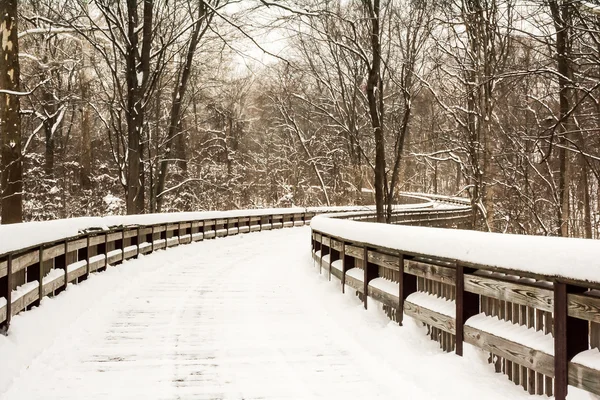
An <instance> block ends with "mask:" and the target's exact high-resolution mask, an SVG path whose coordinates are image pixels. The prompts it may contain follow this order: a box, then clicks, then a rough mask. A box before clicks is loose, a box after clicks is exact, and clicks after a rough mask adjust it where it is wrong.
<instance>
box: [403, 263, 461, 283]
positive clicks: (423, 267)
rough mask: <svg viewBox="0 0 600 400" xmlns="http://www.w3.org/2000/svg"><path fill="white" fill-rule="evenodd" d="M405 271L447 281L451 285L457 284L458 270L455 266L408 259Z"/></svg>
mask: <svg viewBox="0 0 600 400" xmlns="http://www.w3.org/2000/svg"><path fill="white" fill-rule="evenodd" d="M404 272H406V273H407V274H411V275H415V276H418V277H420V278H425V279H429V280H433V281H437V282H443V283H447V284H449V285H455V284H456V283H455V280H456V272H455V271H454V268H449V267H442V266H438V265H430V264H425V263H422V262H416V261H412V260H407V261H406V262H405V263H404Z"/></svg>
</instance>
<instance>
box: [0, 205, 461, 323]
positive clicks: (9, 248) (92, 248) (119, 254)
mask: <svg viewBox="0 0 600 400" xmlns="http://www.w3.org/2000/svg"><path fill="white" fill-rule="evenodd" d="M403 202H413V203H414V204H403V205H398V206H396V207H395V211H394V214H395V215H397V216H398V218H401V217H400V216H401V215H403V214H404V213H407V215H408V213H411V212H412V210H413V209H415V208H418V210H419V213H418V215H419V217H417V216H416V215H415V216H411V218H414V219H418V218H425V216H426V215H427V214H428V213H435V212H437V210H436V208H435V207H436V206H437V205H438V204H451V203H449V202H443V203H442V202H441V201H438V200H432V199H430V198H428V197H424V196H417V195H415V194H411V195H407V196H406V198H405V199H404V201H403ZM373 210H374V207H370V206H366V207H365V206H354V207H313V208H308V209H305V208H280V209H257V210H238V211H225V212H200V213H171V214H153V215H134V216H112V217H104V218H73V219H66V220H56V221H47V222H34V223H25V224H14V225H2V226H0V331H3V332H7V331H8V327H9V326H10V322H11V318H12V316H14V315H16V314H18V313H20V312H22V311H25V310H28V309H30V308H32V307H35V306H38V305H39V304H40V299H43V298H44V297H45V296H54V295H57V294H59V293H60V292H61V291H63V290H65V289H66V288H67V286H68V284H70V283H78V282H80V281H83V280H85V279H87V278H88V276H89V275H90V273H94V272H98V271H102V270H105V269H106V268H107V266H110V265H114V264H117V263H121V262H122V261H124V260H128V259H131V258H135V257H137V256H138V255H139V254H148V253H152V252H153V251H155V250H159V249H166V248H170V247H173V246H177V245H179V244H186V243H191V242H195V241H200V240H204V239H211V238H215V237H223V236H229V235H236V234H238V233H247V232H255V231H262V230H269V229H277V228H283V227H292V226H302V225H306V224H308V223H309V222H310V220H311V219H312V217H313V216H314V215H316V214H323V213H333V212H336V213H338V212H357V213H362V214H363V215H367V214H368V215H371V216H372V215H373ZM411 215H412V214H411Z"/></svg>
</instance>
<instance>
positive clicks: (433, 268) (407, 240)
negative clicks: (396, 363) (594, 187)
mask: <svg viewBox="0 0 600 400" xmlns="http://www.w3.org/2000/svg"><path fill="white" fill-rule="evenodd" d="M445 213H447V218H446V219H444V218H443V217H442V215H443V214H445ZM353 214H356V213H345V214H343V215H342V216H343V217H345V218H338V217H340V214H335V215H332V216H333V218H330V217H329V216H319V217H317V218H315V219H313V221H312V222H311V228H312V249H313V257H314V260H315V262H316V263H318V265H319V271H320V272H322V271H323V270H325V271H326V273H327V274H328V276H329V279H331V278H332V277H336V278H338V279H339V280H340V281H341V290H342V291H344V290H345V289H346V288H352V289H353V290H355V291H356V293H357V294H358V295H359V297H360V298H361V299H362V300H363V302H364V307H365V308H366V307H367V304H368V301H370V300H368V299H371V300H376V301H377V302H379V303H380V304H382V305H383V308H384V310H385V311H386V312H387V313H388V316H389V317H390V318H391V319H392V320H395V321H397V322H398V323H400V324H402V319H403V315H404V314H406V315H409V316H411V317H413V318H415V319H416V320H418V321H421V322H422V323H423V324H424V325H425V326H426V327H427V331H428V335H429V336H430V337H431V339H432V340H435V341H437V342H439V344H440V347H441V348H442V349H443V350H444V351H447V352H451V351H455V352H456V354H458V355H462V353H463V343H464V342H466V343H468V344H471V345H473V346H475V347H477V348H480V349H482V350H484V351H485V352H487V353H489V354H490V357H489V362H490V364H493V365H494V367H495V370H496V372H501V373H504V374H506V375H507V376H508V378H509V379H510V380H512V381H513V382H514V383H515V384H518V385H521V386H523V388H524V389H525V390H527V391H528V392H529V393H531V394H538V395H541V394H546V395H548V396H552V395H554V396H556V398H557V399H564V398H565V397H566V395H567V390H568V385H572V386H575V387H577V388H580V389H583V390H585V391H588V392H591V393H594V394H597V395H600V351H599V350H598V349H599V348H600V244H599V242H597V241H592V240H586V239H565V238H551V237H539V236H524V235H506V234H494V233H486V232H475V231H458V230H450V229H435V228H433V229H432V228H423V227H415V226H395V225H383V224H364V223H360V222H358V221H350V220H348V218H353ZM358 214H360V213H358ZM418 214H419V210H412V211H407V212H406V213H403V214H402V215H400V216H399V222H401V223H402V222H403V221H402V220H404V222H406V221H410V222H411V223H412V222H414V223H416V224H419V225H428V226H436V225H437V226H439V225H447V224H445V223H444V221H446V222H448V221H452V222H454V223H456V222H459V223H460V222H461V221H463V222H464V223H468V222H466V219H467V218H468V217H469V216H470V214H467V213H466V212H465V210H464V207H461V206H460V205H458V208H454V209H448V210H446V211H445V210H443V209H441V210H439V212H437V213H432V214H430V215H426V216H425V217H422V216H419V217H417V215H418ZM371 217H372V216H371ZM453 218H454V219H453ZM355 219H358V220H369V217H367V216H366V214H365V217H364V218H362V217H360V216H359V218H355ZM419 219H421V220H419ZM365 294H366V295H365Z"/></svg>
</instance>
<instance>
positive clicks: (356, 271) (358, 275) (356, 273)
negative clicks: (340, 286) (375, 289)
mask: <svg viewBox="0 0 600 400" xmlns="http://www.w3.org/2000/svg"><path fill="white" fill-rule="evenodd" d="M346 276H349V277H351V278H354V279H357V280H359V281H361V282H362V281H363V280H364V278H365V271H363V270H362V269H360V268H350V269H349V270H348V271H346Z"/></svg>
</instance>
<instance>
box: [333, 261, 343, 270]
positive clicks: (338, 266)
mask: <svg viewBox="0 0 600 400" xmlns="http://www.w3.org/2000/svg"><path fill="white" fill-rule="evenodd" d="M331 268H333V269H337V270H338V271H342V270H343V268H344V262H343V261H342V260H335V261H334V262H332V263H331Z"/></svg>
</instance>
